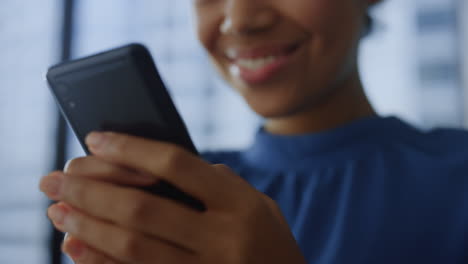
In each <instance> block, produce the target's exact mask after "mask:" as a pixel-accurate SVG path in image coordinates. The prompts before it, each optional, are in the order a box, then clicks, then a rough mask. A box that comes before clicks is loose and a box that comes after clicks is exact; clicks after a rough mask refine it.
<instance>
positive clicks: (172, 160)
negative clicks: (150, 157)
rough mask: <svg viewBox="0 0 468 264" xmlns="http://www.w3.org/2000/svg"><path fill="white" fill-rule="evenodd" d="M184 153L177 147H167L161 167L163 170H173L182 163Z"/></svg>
mask: <svg viewBox="0 0 468 264" xmlns="http://www.w3.org/2000/svg"><path fill="white" fill-rule="evenodd" d="M184 157H185V153H184V152H183V151H182V150H180V149H179V148H175V147H173V148H169V149H168V150H167V152H166V154H165V160H164V164H163V168H164V170H165V171H170V170H173V169H174V168H177V166H181V164H183V159H184Z"/></svg>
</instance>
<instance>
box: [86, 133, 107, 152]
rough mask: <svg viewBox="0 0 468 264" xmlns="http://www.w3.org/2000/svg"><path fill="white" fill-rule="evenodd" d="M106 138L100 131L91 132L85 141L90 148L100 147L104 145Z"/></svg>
mask: <svg viewBox="0 0 468 264" xmlns="http://www.w3.org/2000/svg"><path fill="white" fill-rule="evenodd" d="M104 139H105V136H104V134H102V133H98V132H91V133H90V134H88V136H87V137H86V140H85V141H86V145H88V146H89V147H90V148H93V149H98V148H99V147H100V146H101V145H102V143H103V141H104Z"/></svg>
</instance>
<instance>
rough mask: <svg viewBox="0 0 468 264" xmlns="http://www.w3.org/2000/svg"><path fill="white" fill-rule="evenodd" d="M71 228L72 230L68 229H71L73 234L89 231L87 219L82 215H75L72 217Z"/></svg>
mask: <svg viewBox="0 0 468 264" xmlns="http://www.w3.org/2000/svg"><path fill="white" fill-rule="evenodd" d="M72 229H73V230H70V231H73V232H72V233H74V234H82V233H87V232H88V231H89V230H88V229H89V228H88V223H87V221H86V220H85V219H84V218H83V217H78V216H77V215H75V216H74V217H73V225H72Z"/></svg>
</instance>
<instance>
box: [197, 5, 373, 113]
mask: <svg viewBox="0 0 468 264" xmlns="http://www.w3.org/2000/svg"><path fill="white" fill-rule="evenodd" d="M192 1H194V5H195V10H196V14H197V29H198V36H199V39H200V41H201V42H202V44H203V46H204V47H205V48H206V50H207V51H208V53H209V54H210V57H211V59H212V61H213V62H214V64H215V65H216V67H217V68H218V70H219V71H220V72H221V74H222V76H223V77H224V78H225V79H226V80H227V81H228V82H229V83H230V84H231V85H232V86H233V87H235V88H236V89H237V90H238V91H239V92H240V94H241V95H242V96H243V97H244V98H245V100H246V101H247V103H248V104H249V105H250V106H251V108H252V109H253V110H254V111H256V112H257V113H259V114H260V115H262V116H264V117H266V118H280V117H286V116H289V115H293V114H295V113H297V112H300V111H305V110H310V109H311V108H312V107H313V106H314V105H317V104H319V103H320V102H321V101H323V100H325V97H326V95H327V94H329V93H327V92H330V91H331V90H332V89H334V88H336V87H339V86H340V84H342V83H344V82H346V81H347V80H348V79H349V78H350V76H351V75H352V74H355V73H356V72H357V71H356V53H357V45H358V42H359V39H360V36H361V32H362V31H363V26H364V21H365V19H364V17H365V14H366V11H367V8H368V6H369V4H370V3H371V2H372V0H192ZM374 1H375V0H374Z"/></svg>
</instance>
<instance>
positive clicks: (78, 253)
mask: <svg viewBox="0 0 468 264" xmlns="http://www.w3.org/2000/svg"><path fill="white" fill-rule="evenodd" d="M85 252H86V247H85V245H83V243H81V242H79V241H76V240H74V241H72V242H70V243H68V244H67V245H66V247H65V253H67V255H69V256H70V257H71V258H72V259H73V260H74V261H76V260H80V259H82V258H83V256H84V255H85Z"/></svg>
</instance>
